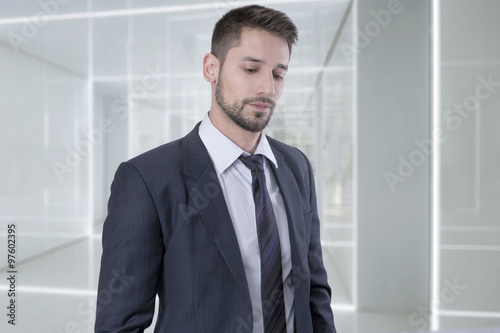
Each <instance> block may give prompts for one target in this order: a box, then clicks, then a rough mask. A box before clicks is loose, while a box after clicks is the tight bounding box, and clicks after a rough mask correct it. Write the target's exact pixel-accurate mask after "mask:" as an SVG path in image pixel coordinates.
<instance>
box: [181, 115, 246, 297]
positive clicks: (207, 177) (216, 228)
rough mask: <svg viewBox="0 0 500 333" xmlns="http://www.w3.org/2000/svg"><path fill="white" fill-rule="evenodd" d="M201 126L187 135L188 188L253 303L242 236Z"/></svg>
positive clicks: (185, 162)
mask: <svg viewBox="0 0 500 333" xmlns="http://www.w3.org/2000/svg"><path fill="white" fill-rule="evenodd" d="M198 128H199V123H198V125H196V127H195V128H194V129H193V130H192V131H191V132H190V133H189V134H188V135H187V136H186V137H185V138H184V175H185V176H186V177H187V178H186V184H187V187H188V188H187V190H188V193H189V194H190V196H191V197H192V198H191V199H192V201H193V202H195V203H196V204H195V206H196V208H197V210H198V212H199V213H200V216H201V218H202V220H203V221H204V223H205V225H206V227H207V229H208V231H209V233H210V235H211V237H212V239H213V241H214V242H215V244H216V245H217V247H218V248H219V251H220V253H221V255H222V257H223V258H224V260H225V261H226V264H227V266H228V267H229V269H230V271H231V273H232V274H233V276H234V278H235V280H236V281H237V283H238V285H239V286H240V288H241V289H242V291H243V293H244V294H246V296H247V298H248V301H249V302H250V294H249V291H248V284H247V279H246V275H245V268H244V266H243V259H242V257H241V252H240V250H239V244H238V239H237V238H236V233H235V231H234V226H233V223H232V221H231V216H230V215H229V210H228V208H227V205H226V201H225V199H224V194H223V192H222V188H221V186H220V183H219V180H218V178H217V174H216V171H215V168H214V166H213V163H212V161H211V159H210V156H209V155H208V151H207V150H206V148H205V145H204V144H203V142H202V141H201V139H200V137H199V135H198Z"/></svg>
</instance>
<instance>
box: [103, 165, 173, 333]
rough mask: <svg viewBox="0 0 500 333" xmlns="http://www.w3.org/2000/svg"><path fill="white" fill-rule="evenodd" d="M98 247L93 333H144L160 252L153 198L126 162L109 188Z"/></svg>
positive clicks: (131, 166) (148, 317) (151, 304)
mask: <svg viewBox="0 0 500 333" xmlns="http://www.w3.org/2000/svg"><path fill="white" fill-rule="evenodd" d="M102 245H103V253H102V258H101V268H100V274H99V286H98V294H97V308H96V323H95V332H96V333H104V332H106V333H111V332H113V333H117V332H120V333H121V332H144V330H145V329H146V328H147V327H148V326H149V325H151V321H152V319H153V314H154V305H155V297H156V292H157V283H158V278H159V273H160V271H161V264H162V256H163V251H164V250H163V242H162V235H161V227H160V223H159V219H158V214H157V209H156V206H155V204H154V201H153V198H152V197H151V194H150V192H149V190H148V188H147V185H146V183H145V182H144V179H143V178H142V177H141V175H140V173H139V172H138V171H137V169H136V168H135V167H134V166H133V165H132V164H131V163H129V162H125V163H122V164H121V165H120V166H119V168H118V170H117V171H116V174H115V178H114V180H113V184H112V186H111V196H110V199H109V202H108V216H107V218H106V220H105V222H104V226H103V233H102Z"/></svg>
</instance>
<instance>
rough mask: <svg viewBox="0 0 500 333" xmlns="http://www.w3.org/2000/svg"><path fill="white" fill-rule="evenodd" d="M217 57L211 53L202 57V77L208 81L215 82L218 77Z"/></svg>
mask: <svg viewBox="0 0 500 333" xmlns="http://www.w3.org/2000/svg"><path fill="white" fill-rule="evenodd" d="M219 65H220V63H219V59H217V57H216V56H214V55H213V54H212V53H207V54H205V57H203V77H204V78H205V80H207V81H208V82H210V83H215V82H216V81H217V78H218V77H219Z"/></svg>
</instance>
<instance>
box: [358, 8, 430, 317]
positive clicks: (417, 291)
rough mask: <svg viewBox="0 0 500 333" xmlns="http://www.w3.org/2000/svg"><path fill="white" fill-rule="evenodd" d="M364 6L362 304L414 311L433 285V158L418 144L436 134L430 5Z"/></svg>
mask: <svg viewBox="0 0 500 333" xmlns="http://www.w3.org/2000/svg"><path fill="white" fill-rule="evenodd" d="M357 4H358V27H359V29H360V30H361V32H360V33H359V34H358V35H359V36H361V37H360V41H359V43H360V44H359V45H360V47H359V54H358V137H357V140H358V166H357V167H358V186H357V194H358V204H357V207H358V263H359V266H358V267H359V268H358V306H359V308H360V309H369V310H390V311H395V312H400V311H402V312H411V311H415V310H418V309H419V308H420V307H424V308H425V307H427V306H428V294H429V287H430V285H429V254H430V252H429V231H430V228H429V213H430V210H429V199H430V192H429V156H427V155H425V154H423V153H422V154H419V153H415V151H419V148H418V146H417V145H416V144H415V142H414V141H415V140H425V139H428V138H429V122H430V112H429V105H430V99H429V98H430V97H429V89H430V88H429V82H430V81H429V80H430V78H429V71H430V61H429V54H430V49H429V46H430V38H429V32H430V21H429V20H430V12H429V2H428V1H409V0H402V1H397V0H390V1H387V0H360V1H358V3H357ZM371 11H374V13H378V15H374V14H373V13H372V12H371ZM381 11H383V13H386V14H387V13H390V18H389V16H388V15H385V16H383V17H382V14H380V13H381ZM375 17H378V20H380V21H381V22H382V23H378V20H377V19H376V18H375ZM377 27H378V29H377ZM363 35H364V36H363ZM370 35H371V36H370ZM363 38H364V39H363ZM417 155H418V156H417ZM421 155H425V156H421ZM410 158H411V159H412V160H415V161H418V163H417V164H419V165H417V166H415V167H414V169H413V170H411V169H410V170H405V168H402V167H401V166H400V165H401V159H410ZM418 158H420V160H419V159H418ZM398 169H400V170H398ZM386 176H387V177H389V179H391V181H388V180H387V179H386ZM394 177H396V179H398V180H399V182H396V183H394V182H393V181H392V179H393V178H394ZM397 177H399V178H397Z"/></svg>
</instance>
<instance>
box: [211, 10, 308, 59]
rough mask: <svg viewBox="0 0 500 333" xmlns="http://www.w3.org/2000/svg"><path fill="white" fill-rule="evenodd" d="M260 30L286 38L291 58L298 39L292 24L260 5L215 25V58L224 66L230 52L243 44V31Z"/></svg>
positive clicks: (221, 20)
mask: <svg viewBox="0 0 500 333" xmlns="http://www.w3.org/2000/svg"><path fill="white" fill-rule="evenodd" d="M244 28H247V29H259V30H262V31H265V32H268V33H270V34H271V35H275V36H277V37H281V38H283V39H284V40H285V41H286V42H287V44H288V48H289V51H290V55H291V54H292V46H293V45H295V43H296V42H297V39H298V30H297V27H296V26H295V24H294V23H293V21H292V20H291V19H290V18H289V17H288V16H287V15H286V14H285V13H283V12H280V11H277V10H274V9H271V8H266V7H263V6H259V5H250V6H244V7H239V8H235V9H232V10H230V11H229V12H227V13H226V14H225V15H224V16H223V17H222V18H221V19H220V20H219V21H218V22H217V24H216V25H215V27H214V31H213V33H212V50H211V52H212V54H213V55H215V56H216V57H217V59H219V62H220V65H221V67H222V65H223V64H224V61H225V59H226V55H227V52H228V51H229V50H230V49H231V48H233V47H235V46H238V44H239V43H240V41H241V34H242V32H243V29H244Z"/></svg>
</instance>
